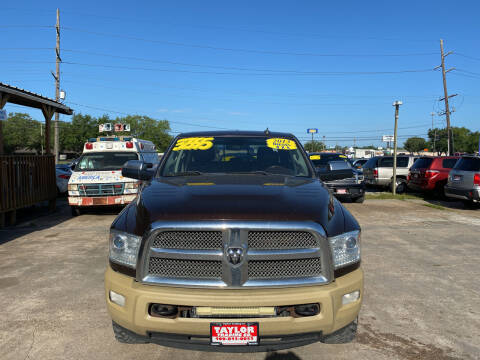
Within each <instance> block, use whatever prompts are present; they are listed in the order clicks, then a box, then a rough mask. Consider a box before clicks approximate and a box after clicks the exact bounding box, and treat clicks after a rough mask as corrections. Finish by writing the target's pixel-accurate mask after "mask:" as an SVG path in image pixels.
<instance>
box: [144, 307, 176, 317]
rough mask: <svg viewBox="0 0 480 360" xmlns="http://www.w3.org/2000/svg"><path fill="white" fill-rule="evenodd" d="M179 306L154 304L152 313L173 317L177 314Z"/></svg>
mask: <svg viewBox="0 0 480 360" xmlns="http://www.w3.org/2000/svg"><path fill="white" fill-rule="evenodd" d="M177 313H178V307H177V306H175V305H164V304H152V305H151V307H150V315H152V316H166V317H172V316H175V315H177Z"/></svg>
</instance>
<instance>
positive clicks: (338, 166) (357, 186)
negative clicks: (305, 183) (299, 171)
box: [309, 153, 365, 203]
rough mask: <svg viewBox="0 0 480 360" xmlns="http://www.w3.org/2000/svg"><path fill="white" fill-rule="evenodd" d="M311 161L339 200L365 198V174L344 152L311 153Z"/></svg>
mask: <svg viewBox="0 0 480 360" xmlns="http://www.w3.org/2000/svg"><path fill="white" fill-rule="evenodd" d="M309 155H310V161H311V162H312V163H313V166H314V167H315V169H316V171H317V176H318V178H319V179H320V180H322V181H323V183H324V184H325V185H326V186H327V188H329V189H330V190H331V191H332V192H333V195H335V197H336V198H337V199H339V200H346V199H349V200H351V201H353V202H356V203H363V201H364V200H365V183H364V182H363V175H362V174H360V173H359V172H358V171H357V170H356V169H355V168H353V167H352V165H351V164H350V161H348V159H347V158H346V157H345V155H342V154H332V153H311V154H309Z"/></svg>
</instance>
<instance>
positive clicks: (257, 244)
mask: <svg viewBox="0 0 480 360" xmlns="http://www.w3.org/2000/svg"><path fill="white" fill-rule="evenodd" d="M317 246H318V244H317V241H316V239H315V236H313V234H311V233H309V232H307V231H249V232H248V247H249V248H250V249H266V250H268V249H299V248H315V247H317Z"/></svg>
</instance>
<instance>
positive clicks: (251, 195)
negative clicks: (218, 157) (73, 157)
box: [112, 175, 358, 236]
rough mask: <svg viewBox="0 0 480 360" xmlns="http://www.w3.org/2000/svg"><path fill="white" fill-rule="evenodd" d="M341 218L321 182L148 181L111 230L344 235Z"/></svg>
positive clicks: (253, 178) (238, 178) (244, 178)
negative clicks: (230, 224) (262, 228)
mask: <svg viewBox="0 0 480 360" xmlns="http://www.w3.org/2000/svg"><path fill="white" fill-rule="evenodd" d="M330 201H331V202H332V204H333V206H334V208H333V214H332V213H330V214H329V206H328V205H329V202H330ZM330 208H332V207H330ZM333 215H338V216H333ZM343 219H344V217H343V211H342V206H341V205H340V204H339V203H338V202H337V201H336V200H334V199H332V198H331V195H330V193H329V191H328V190H327V189H326V188H325V187H324V186H323V185H322V183H321V182H320V181H319V180H316V179H312V178H294V177H288V176H280V175H272V176H270V175H268V176H264V175H235V176H230V175H221V176H213V175H212V176H192V177H176V178H165V177H164V178H159V179H155V180H153V181H151V182H150V183H149V184H147V185H146V186H145V187H144V188H143V190H142V192H141V194H140V195H139V196H138V198H137V200H136V201H135V202H133V203H132V204H130V206H128V207H127V208H126V209H125V211H124V212H123V213H122V214H120V216H119V217H118V218H117V219H116V220H115V222H114V223H113V225H112V226H113V227H114V228H116V229H119V230H124V231H127V232H130V233H134V234H136V235H140V236H141V235H143V234H144V233H145V232H146V231H148V230H149V229H150V228H151V224H152V223H154V222H155V221H169V220H170V221H189V220H195V221H198V220H200V221H201V220H259V221H315V222H317V223H319V224H321V225H323V227H324V228H325V230H326V231H327V233H328V229H329V228H331V227H332V226H333V227H334V228H336V230H335V231H334V232H337V231H340V232H341V231H343V228H344V221H343ZM357 226H358V225H357Z"/></svg>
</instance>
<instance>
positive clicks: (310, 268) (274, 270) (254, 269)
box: [248, 258, 322, 279]
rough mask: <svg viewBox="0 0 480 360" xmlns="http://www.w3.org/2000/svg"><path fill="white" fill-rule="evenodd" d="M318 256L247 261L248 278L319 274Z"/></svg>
mask: <svg viewBox="0 0 480 360" xmlns="http://www.w3.org/2000/svg"><path fill="white" fill-rule="evenodd" d="M321 274H322V267H321V262H320V259H319V258H312V259H300V260H281V261H277V260H259V261H250V262H249V263H248V278H249V279H283V278H301V277H312V276H319V275H321Z"/></svg>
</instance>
